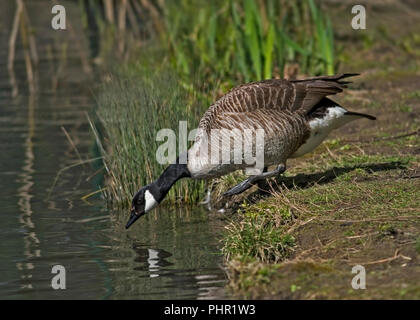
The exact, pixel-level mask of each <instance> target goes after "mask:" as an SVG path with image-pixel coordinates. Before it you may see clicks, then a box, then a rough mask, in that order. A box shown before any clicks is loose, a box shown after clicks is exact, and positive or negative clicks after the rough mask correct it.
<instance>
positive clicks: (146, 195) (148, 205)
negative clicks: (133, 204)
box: [144, 190, 159, 212]
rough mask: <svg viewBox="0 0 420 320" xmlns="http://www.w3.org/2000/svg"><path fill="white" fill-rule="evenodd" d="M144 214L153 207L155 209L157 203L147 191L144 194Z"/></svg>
mask: <svg viewBox="0 0 420 320" xmlns="http://www.w3.org/2000/svg"><path fill="white" fill-rule="evenodd" d="M144 200H145V205H144V212H148V211H150V210H152V209H153V208H154V207H156V206H157V205H158V204H159V203H158V202H157V201H156V199H155V197H153V195H152V194H151V193H150V192H149V190H146V192H145V193H144Z"/></svg>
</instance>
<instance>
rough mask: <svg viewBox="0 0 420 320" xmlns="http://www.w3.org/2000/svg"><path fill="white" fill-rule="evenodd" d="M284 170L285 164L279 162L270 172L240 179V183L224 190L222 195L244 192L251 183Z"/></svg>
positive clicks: (253, 183)
mask: <svg viewBox="0 0 420 320" xmlns="http://www.w3.org/2000/svg"><path fill="white" fill-rule="evenodd" d="M264 169H265V168H264ZM284 171H286V166H285V165H284V164H280V165H279V166H278V167H277V168H276V169H275V170H273V171H270V172H263V173H261V174H258V175H255V176H251V177H249V178H248V179H246V180H244V181H242V182H241V183H239V184H237V185H236V186H234V187H233V188H231V189H230V190H228V191H226V192H225V193H224V194H223V195H224V196H233V195H235V194H240V193H242V192H244V191H245V190H248V189H249V188H251V187H252V186H253V185H255V184H256V183H258V182H259V181H262V180H265V179H268V178H271V177H274V176H276V175H280V174H282V173H283V172H284Z"/></svg>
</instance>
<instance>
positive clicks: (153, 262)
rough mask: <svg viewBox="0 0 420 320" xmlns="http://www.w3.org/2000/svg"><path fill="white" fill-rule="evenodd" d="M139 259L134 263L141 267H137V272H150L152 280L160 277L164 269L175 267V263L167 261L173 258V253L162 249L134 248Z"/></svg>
mask: <svg viewBox="0 0 420 320" xmlns="http://www.w3.org/2000/svg"><path fill="white" fill-rule="evenodd" d="M133 249H134V251H135V252H136V254H137V257H136V258H135V259H134V262H138V263H140V264H141V266H138V267H135V268H134V270H137V271H148V272H149V277H150V278H156V277H159V270H160V269H161V268H164V267H168V266H171V265H173V263H171V262H168V261H166V260H165V259H166V258H168V257H170V256H172V254H171V253H169V252H167V251H165V250H162V249H151V248H139V247H134V248H133Z"/></svg>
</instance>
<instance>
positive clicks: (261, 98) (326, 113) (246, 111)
mask: <svg viewBox="0 0 420 320" xmlns="http://www.w3.org/2000/svg"><path fill="white" fill-rule="evenodd" d="M356 75H358V74H349V73H347V74H339V75H334V76H320V77H313V78H308V79H304V80H289V81H288V80H284V79H271V80H264V81H259V82H253V83H249V84H244V85H240V86H238V87H236V88H234V89H232V90H231V91H230V92H228V93H227V94H225V95H224V96H222V97H221V98H220V99H218V100H217V101H216V102H215V103H214V104H213V105H212V106H210V107H209V109H208V110H207V111H206V112H205V113H204V115H203V117H202V118H201V120H200V123H199V126H198V129H199V131H198V133H197V135H196V138H195V140H194V144H193V145H192V146H191V148H190V149H189V150H188V151H187V154H186V161H185V162H184V163H183V162H182V161H180V158H177V161H176V162H175V163H173V164H171V165H169V166H168V167H167V168H166V169H165V170H164V171H163V173H162V174H161V175H160V177H159V178H158V179H157V180H156V181H154V182H152V183H150V184H149V185H147V186H145V187H143V188H141V189H140V190H139V191H138V192H137V193H136V194H135V195H134V197H133V200H132V207H131V214H130V218H129V220H128V222H127V225H126V228H129V227H130V226H131V225H132V224H133V223H134V222H135V221H136V220H137V219H138V218H139V217H141V216H142V215H144V214H146V213H147V212H148V211H150V210H151V209H153V208H154V207H156V206H157V205H158V204H159V203H160V202H161V201H162V200H163V198H164V197H165V196H166V194H167V193H168V191H169V189H170V188H171V187H172V186H173V184H174V183H175V182H176V181H177V180H179V179H181V178H186V177H188V178H197V179H210V178H214V177H218V176H221V175H224V174H227V173H230V172H233V171H235V170H237V169H246V168H248V167H250V165H249V164H246V163H243V162H241V163H240V164H237V163H233V162H232V161H230V162H227V163H221V162H218V163H212V162H211V161H209V160H208V159H207V158H206V159H204V158H203V157H202V153H201V151H202V150H203V148H206V149H207V148H208V147H209V146H208V143H210V144H211V143H213V144H214V141H216V140H211V141H210V142H209V140H208V138H205V137H207V136H208V134H209V133H211V131H212V130H215V129H228V130H231V131H232V130H234V129H239V132H242V131H243V130H245V129H246V128H251V129H252V130H257V129H263V130H264V142H263V152H264V171H266V170H267V167H269V166H272V165H277V168H276V169H275V170H274V171H271V172H262V173H259V174H254V175H252V176H250V177H249V178H248V179H246V180H245V181H243V182H241V183H240V184H238V185H237V186H235V187H233V188H232V189H230V190H229V191H227V192H226V193H225V194H226V195H233V194H238V193H241V192H243V191H245V190H246V189H248V188H250V187H251V186H252V185H254V184H255V183H257V182H258V181H260V180H262V179H266V178H268V177H271V176H274V175H279V174H281V173H283V172H284V171H285V170H286V160H287V159H288V158H292V157H299V156H302V155H304V154H306V153H308V152H311V151H312V150H313V149H315V148H316V147H317V146H318V145H319V144H320V143H321V142H322V141H323V140H324V139H325V138H326V137H327V135H328V134H329V133H330V132H331V131H332V130H334V129H336V128H338V127H341V126H342V125H344V124H346V123H348V122H350V121H352V120H354V119H358V118H367V119H370V120H375V117H373V116H371V115H367V114H362V113H357V112H350V111H347V110H346V109H344V108H343V107H342V106H340V105H338V104H337V103H336V102H334V101H332V100H330V99H328V98H326V96H329V95H334V94H336V93H339V92H342V91H343V89H344V88H345V87H346V84H348V83H349V82H346V81H341V80H342V79H344V78H347V77H351V76H356ZM228 141H229V145H228V146H227V145H224V146H223V145H222V146H219V145H218V147H219V150H218V152H222V151H223V149H224V148H225V149H226V148H228V149H229V148H231V144H230V139H229V140H228ZM218 143H219V142H218V141H217V144H218ZM251 144H253V145H252V147H253V148H254V149H255V148H256V147H257V146H256V142H251ZM212 147H213V146H212ZM260 147H261V146H260ZM216 150H217V148H216ZM242 155H243V154H242Z"/></svg>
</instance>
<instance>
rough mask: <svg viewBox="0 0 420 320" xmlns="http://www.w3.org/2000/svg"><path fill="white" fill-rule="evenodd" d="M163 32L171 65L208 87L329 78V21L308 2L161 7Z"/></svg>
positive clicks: (331, 50) (230, 0) (247, 0)
mask: <svg viewBox="0 0 420 320" xmlns="http://www.w3.org/2000/svg"><path fill="white" fill-rule="evenodd" d="M162 9H163V12H164V14H163V15H164V21H165V26H166V28H165V32H164V33H163V34H162V35H161V36H162V39H163V40H164V44H166V45H167V49H168V53H169V59H170V61H171V63H172V65H173V66H174V67H175V68H176V69H177V70H178V71H179V72H180V73H182V74H184V75H185V76H187V77H189V76H191V75H192V74H202V75H203V77H204V78H205V79H207V80H208V81H217V79H228V81H230V82H231V83H232V82H241V81H243V82H248V81H256V80H261V79H268V78H272V77H274V76H275V77H283V76H285V75H286V76H290V74H287V73H288V71H287V67H288V65H291V64H293V65H296V66H298V68H299V70H298V71H299V73H301V74H311V75H315V74H333V73H334V42H333V31H332V28H331V24H330V22H329V19H328V18H327V17H325V16H324V15H323V14H322V11H321V10H320V9H319V8H318V7H317V5H316V4H315V2H314V1H313V0H305V1H272V0H260V1H256V0H245V1H241V2H240V1H234V0H228V1H218V0H216V1H195V2H193V3H191V1H183V0H181V1H175V2H165V6H164V7H163V8H162Z"/></svg>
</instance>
